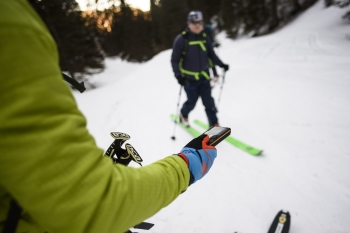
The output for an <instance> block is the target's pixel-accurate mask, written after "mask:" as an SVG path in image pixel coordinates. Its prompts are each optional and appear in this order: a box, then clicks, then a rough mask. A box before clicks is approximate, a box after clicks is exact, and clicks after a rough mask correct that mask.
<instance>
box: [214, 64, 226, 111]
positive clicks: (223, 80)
mask: <svg viewBox="0 0 350 233" xmlns="http://www.w3.org/2000/svg"><path fill="white" fill-rule="evenodd" d="M223 71H224V74H223V75H222V82H221V86H220V92H219V98H218V104H217V106H216V109H218V107H219V103H220V99H221V93H222V88H223V87H224V82H225V75H226V71H225V70H224V69H223ZM218 111H219V110H218Z"/></svg>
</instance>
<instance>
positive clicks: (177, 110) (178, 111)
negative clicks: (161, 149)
mask: <svg viewBox="0 0 350 233" xmlns="http://www.w3.org/2000/svg"><path fill="white" fill-rule="evenodd" d="M181 92H182V86H181V85H180V91H179V97H178V100H177V105H176V116H179V115H180V110H179V107H180V99H181ZM176 125H177V122H176V121H175V122H174V130H173V136H172V137H171V139H173V140H175V131H176Z"/></svg>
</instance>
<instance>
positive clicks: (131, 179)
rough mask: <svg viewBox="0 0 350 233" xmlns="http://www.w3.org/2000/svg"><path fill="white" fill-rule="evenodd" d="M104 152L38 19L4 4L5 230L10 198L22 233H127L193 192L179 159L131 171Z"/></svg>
mask: <svg viewBox="0 0 350 233" xmlns="http://www.w3.org/2000/svg"><path fill="white" fill-rule="evenodd" d="M103 152H104V151H103V150H102V149H100V148H98V147H97V146H96V143H95V141H94V139H93V137H92V136H91V135H90V134H89V132H88V130H87V129H86V119H85V118H84V116H83V115H82V113H81V112H80V111H79V110H78V108H77V105H76V103H75V100H74V98H73V95H72V93H71V91H70V89H69V87H68V86H67V84H66V83H65V82H64V81H63V79H62V75H61V72H60V68H59V59H58V52H57V48H56V45H55V42H54V40H53V39H52V37H51V36H50V34H49V32H48V30H47V28H46V26H45V25H44V23H43V22H42V20H41V19H40V17H39V16H38V15H37V14H36V12H35V10H34V9H33V8H32V7H31V6H30V5H29V3H28V2H27V1H26V0H10V1H9V0H0V232H1V231H2V229H3V226H4V221H5V219H6V217H7V213H8V210H9V206H10V202H11V200H16V201H17V202H18V203H19V205H20V206H21V207H22V209H23V211H22V213H21V217H20V221H19V223H18V226H17V231H16V232H21V233H24V232H27V233H37V232H40V233H43V232H48V233H59V232H62V233H87V232H93V233H104V232H105V233H112V232H116V233H119V232H125V231H127V229H129V228H130V227H132V226H135V225H136V224H138V223H140V222H142V221H144V220H145V219H147V218H149V217H151V216H152V215H154V214H155V213H157V212H158V211H159V210H160V209H162V208H163V207H165V206H167V205H168V204H169V203H171V202H172V201H173V200H174V199H176V197H178V196H179V195H180V193H181V192H182V191H184V190H185V189H186V188H187V186H188V183H189V170H188V167H187V165H186V163H185V162H184V160H183V159H181V158H180V157H178V156H168V157H166V158H164V159H162V160H159V161H157V162H155V163H153V164H150V165H148V166H145V167H141V168H132V167H125V166H123V165H119V164H117V165H116V164H113V163H112V161H111V159H110V158H107V157H105V156H103ZM145 157H146V156H145Z"/></svg>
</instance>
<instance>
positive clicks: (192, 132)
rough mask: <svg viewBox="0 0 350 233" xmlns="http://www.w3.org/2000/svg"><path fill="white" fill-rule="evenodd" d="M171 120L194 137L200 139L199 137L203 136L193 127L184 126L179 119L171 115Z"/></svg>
mask: <svg viewBox="0 0 350 233" xmlns="http://www.w3.org/2000/svg"><path fill="white" fill-rule="evenodd" d="M170 118H171V120H173V121H175V122H176V123H177V124H178V125H179V126H181V128H183V129H184V130H186V131H187V132H189V133H190V134H191V135H192V136H193V137H195V138H196V137H198V136H199V135H201V134H202V133H200V132H199V131H198V130H196V129H194V128H192V127H186V126H185V125H184V124H182V123H181V122H180V121H179V117H178V116H176V115H174V114H171V115H170Z"/></svg>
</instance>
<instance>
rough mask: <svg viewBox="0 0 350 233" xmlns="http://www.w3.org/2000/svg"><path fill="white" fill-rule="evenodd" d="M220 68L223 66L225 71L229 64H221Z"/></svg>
mask: <svg viewBox="0 0 350 233" xmlns="http://www.w3.org/2000/svg"><path fill="white" fill-rule="evenodd" d="M221 68H223V69H224V70H225V72H226V71H228V69H229V65H228V64H223V65H222V66H221Z"/></svg>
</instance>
